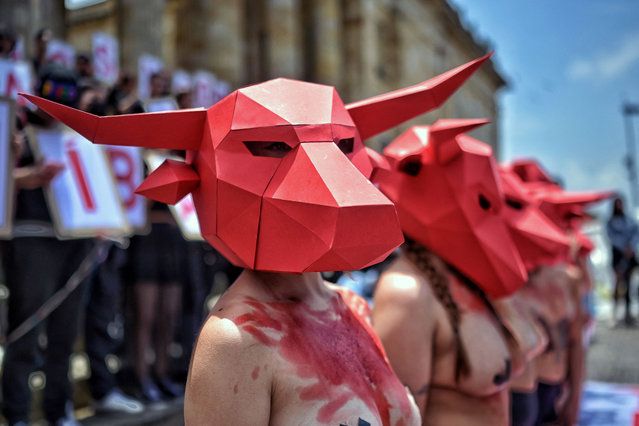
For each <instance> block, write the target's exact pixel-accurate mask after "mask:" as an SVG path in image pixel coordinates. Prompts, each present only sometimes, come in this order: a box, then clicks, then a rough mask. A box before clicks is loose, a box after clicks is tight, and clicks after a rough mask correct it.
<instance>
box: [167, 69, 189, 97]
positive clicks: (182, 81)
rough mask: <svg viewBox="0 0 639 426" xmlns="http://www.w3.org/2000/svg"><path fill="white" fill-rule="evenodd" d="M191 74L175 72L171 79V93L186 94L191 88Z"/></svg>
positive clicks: (180, 71)
mask: <svg viewBox="0 0 639 426" xmlns="http://www.w3.org/2000/svg"><path fill="white" fill-rule="evenodd" d="M192 85H193V83H192V81H191V74H189V73H188V72H186V71H184V70H175V71H174V72H173V77H172V78H171V93H188V92H190V91H191V88H192Z"/></svg>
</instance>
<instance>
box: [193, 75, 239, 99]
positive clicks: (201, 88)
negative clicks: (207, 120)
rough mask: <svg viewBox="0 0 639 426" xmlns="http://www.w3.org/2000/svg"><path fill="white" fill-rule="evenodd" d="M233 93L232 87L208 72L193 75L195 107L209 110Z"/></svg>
mask: <svg viewBox="0 0 639 426" xmlns="http://www.w3.org/2000/svg"><path fill="white" fill-rule="evenodd" d="M230 92H231V85H230V84H228V83H227V82H225V81H222V80H218V79H217V78H216V77H215V75H213V74H212V73H210V72H208V71H198V72H196V73H195V74H194V75H193V107H194V108H197V107H202V108H208V107H210V106H211V105H213V104H215V103H216V102H217V101H219V100H220V99H222V98H223V97H225V96H226V95H228V94H229V93H230Z"/></svg>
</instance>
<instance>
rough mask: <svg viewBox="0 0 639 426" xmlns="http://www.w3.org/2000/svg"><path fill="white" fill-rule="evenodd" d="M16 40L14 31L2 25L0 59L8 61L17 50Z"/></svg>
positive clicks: (0, 30)
mask: <svg viewBox="0 0 639 426" xmlns="http://www.w3.org/2000/svg"><path fill="white" fill-rule="evenodd" d="M15 45H16V39H15V35H14V34H13V32H12V31H10V30H9V29H8V28H7V27H6V26H5V25H3V24H0V58H4V59H7V58H9V57H10V56H11V52H12V51H13V49H14V48H15Z"/></svg>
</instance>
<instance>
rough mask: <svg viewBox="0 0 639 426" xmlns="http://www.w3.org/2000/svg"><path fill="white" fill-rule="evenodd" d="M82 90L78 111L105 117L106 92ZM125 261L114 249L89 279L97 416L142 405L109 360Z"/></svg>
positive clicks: (88, 327) (88, 77) (88, 81)
mask: <svg viewBox="0 0 639 426" xmlns="http://www.w3.org/2000/svg"><path fill="white" fill-rule="evenodd" d="M81 81H82V86H81V87H80V88H79V101H78V109H80V110H82V111H85V112H89V113H92V114H97V115H106V96H107V94H106V90H105V89H104V88H103V87H102V86H101V85H100V84H99V83H98V82H97V81H96V80H95V79H93V78H92V74H86V73H85V74H84V80H81ZM125 261H126V252H125V251H124V250H122V249H121V248H119V247H115V246H112V247H111V248H110V250H109V254H108V256H107V258H106V259H105V261H104V262H102V263H101V264H100V265H99V266H98V268H97V270H96V271H95V273H94V274H93V275H92V276H91V277H90V278H89V284H88V289H87V296H88V297H87V306H86V311H85V323H84V338H85V351H86V353H87V356H88V359H89V365H90V367H91V377H90V379H89V389H90V391H91V396H92V397H93V400H94V402H93V407H94V408H95V410H96V412H98V413H113V412H119V413H127V414H137V413H141V412H142V411H143V410H144V406H143V404H142V403H141V402H140V401H138V400H136V399H134V398H131V397H130V396H128V395H126V394H124V392H122V390H121V389H120V388H119V387H118V382H117V379H116V377H115V374H114V373H113V372H112V370H111V369H109V366H108V358H109V356H110V355H112V354H114V353H116V352H117V347H118V344H119V343H120V342H118V339H117V338H116V337H117V336H115V335H114V334H115V333H114V331H113V330H117V327H114V325H115V324H116V320H117V318H118V315H119V310H120V289H121V277H120V272H121V268H122V267H123V265H124V263H125Z"/></svg>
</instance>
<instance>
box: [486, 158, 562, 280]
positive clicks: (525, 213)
mask: <svg viewBox="0 0 639 426" xmlns="http://www.w3.org/2000/svg"><path fill="white" fill-rule="evenodd" d="M499 173H500V176H501V183H502V188H503V190H504V196H505V200H506V203H505V205H504V208H503V210H502V211H503V215H504V218H505V219H506V224H507V225H508V227H509V228H510V231H511V233H512V236H513V241H514V242H515V245H516V246H517V250H519V254H520V255H521V258H522V260H523V261H524V265H526V269H527V270H528V271H532V270H534V269H535V268H537V267H538V266H540V265H552V264H553V263H555V262H556V261H557V260H558V259H559V258H562V259H563V258H565V257H566V256H567V255H568V253H569V251H570V240H569V239H568V237H567V236H566V234H564V232H563V231H562V230H561V229H559V227H557V225H555V224H554V223H553V222H551V221H550V220H549V219H548V218H547V217H546V216H545V215H544V214H543V213H541V211H539V209H538V208H537V206H536V205H535V204H534V203H531V197H530V194H529V193H528V191H527V190H526V188H525V186H524V184H523V183H522V181H521V179H520V178H519V176H517V175H516V174H515V173H513V172H511V171H509V170H506V169H505V168H503V167H500V168H499Z"/></svg>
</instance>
